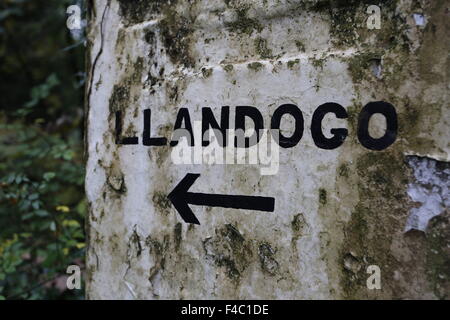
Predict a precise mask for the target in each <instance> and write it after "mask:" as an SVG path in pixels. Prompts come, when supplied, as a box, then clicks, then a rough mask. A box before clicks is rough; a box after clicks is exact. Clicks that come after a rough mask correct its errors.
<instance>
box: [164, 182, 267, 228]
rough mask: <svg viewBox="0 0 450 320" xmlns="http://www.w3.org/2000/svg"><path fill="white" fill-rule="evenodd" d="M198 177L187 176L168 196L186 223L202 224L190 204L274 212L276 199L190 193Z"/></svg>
mask: <svg viewBox="0 0 450 320" xmlns="http://www.w3.org/2000/svg"><path fill="white" fill-rule="evenodd" d="M198 177H200V174H197V173H188V174H186V176H185V177H184V178H183V180H181V181H180V183H179V184H178V185H177V186H176V187H175V188H174V189H173V190H172V192H171V193H170V194H169V195H168V198H169V200H170V201H171V202H172V204H173V205H174V207H175V209H177V211H178V213H179V214H180V216H181V217H182V218H183V220H184V221H185V222H186V223H195V224H200V222H199V221H198V219H197V217H196V216H195V215H194V213H193V212H192V210H191V208H190V207H189V204H194V205H198V206H208V207H222V208H233V209H247V210H258V211H267V212H273V210H274V207H275V199H274V198H268V197H250V196H234V195H225V194H206V193H193V192H188V190H189V188H190V187H191V186H192V185H193V184H194V182H195V180H197V178H198Z"/></svg>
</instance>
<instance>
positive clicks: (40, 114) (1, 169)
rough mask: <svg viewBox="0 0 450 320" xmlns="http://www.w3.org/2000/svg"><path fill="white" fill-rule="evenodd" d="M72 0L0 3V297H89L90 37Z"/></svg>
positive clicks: (11, 0)
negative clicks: (73, 12) (72, 15)
mask: <svg viewBox="0 0 450 320" xmlns="http://www.w3.org/2000/svg"><path fill="white" fill-rule="evenodd" d="M70 5H79V6H80V8H81V10H82V11H81V13H82V18H84V17H85V13H84V12H83V10H84V8H83V6H82V1H77V0H72V1H65V0H1V1H0V75H1V81H0V144H1V147H0V299H83V297H84V284H83V286H82V289H81V290H68V289H67V288H66V279H67V276H68V275H67V274H66V269H67V267H68V266H69V265H73V264H76V265H78V266H80V267H81V269H83V263H84V250H85V248H84V246H85V242H84V241H85V235H84V216H85V214H86V202H85V199H84V187H83V180H84V176H83V175H84V163H83V146H82V141H83V97H84V82H85V73H84V55H85V37H84V32H83V29H81V30H73V31H71V30H69V29H68V28H67V26H66V21H67V19H68V16H69V15H68V14H67V13H66V10H67V8H68V7H69V6H70Z"/></svg>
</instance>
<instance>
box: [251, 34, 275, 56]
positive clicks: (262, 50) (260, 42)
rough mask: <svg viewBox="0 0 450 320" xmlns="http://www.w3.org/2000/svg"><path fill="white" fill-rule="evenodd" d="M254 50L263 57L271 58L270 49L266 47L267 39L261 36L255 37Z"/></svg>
mask: <svg viewBox="0 0 450 320" xmlns="http://www.w3.org/2000/svg"><path fill="white" fill-rule="evenodd" d="M254 46H255V51H256V53H258V54H259V56H260V57H261V58H263V59H271V58H273V54H272V49H269V48H268V47H267V40H266V39H264V38H261V37H258V38H256V39H255V42H254Z"/></svg>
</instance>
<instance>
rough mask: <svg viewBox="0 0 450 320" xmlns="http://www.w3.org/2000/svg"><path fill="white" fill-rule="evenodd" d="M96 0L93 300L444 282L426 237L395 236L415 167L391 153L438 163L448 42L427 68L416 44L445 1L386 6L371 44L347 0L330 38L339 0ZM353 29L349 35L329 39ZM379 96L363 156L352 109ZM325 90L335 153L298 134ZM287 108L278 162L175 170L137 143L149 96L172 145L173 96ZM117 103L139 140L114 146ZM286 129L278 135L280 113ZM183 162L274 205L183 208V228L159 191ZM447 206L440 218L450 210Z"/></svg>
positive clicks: (159, 128)
mask: <svg viewBox="0 0 450 320" xmlns="http://www.w3.org/2000/svg"><path fill="white" fill-rule="evenodd" d="M325 2H326V1H325ZM94 3H95V5H94V7H93V8H91V11H90V12H91V14H92V16H91V19H90V28H89V30H90V31H89V39H90V45H91V47H90V55H89V58H90V66H89V70H88V71H89V77H90V81H89V86H88V90H87V104H88V108H87V109H88V114H87V141H86V142H87V150H86V153H87V173H86V192H87V197H88V200H89V203H90V216H89V219H88V222H87V225H88V233H89V248H88V257H87V267H88V279H87V281H88V286H87V293H88V297H89V298H93V299H116V298H117V299H207V298H211V299H219V298H225V299H227V298H235V299H260V298H268V299H343V298H438V297H442V296H444V297H447V298H448V292H447V293H445V290H442V288H447V287H446V286H448V283H449V282H448V281H449V280H448V279H447V280H445V279H446V278H445V279H444V280H442V279H441V280H435V278H434V277H433V275H434V273H433V272H434V271H436V270H438V271H436V272H438V273H439V274H441V273H442V271H441V269H440V268H441V266H440V265H437V266H436V267H434V265H432V267H430V263H431V264H432V262H430V261H431V260H430V259H431V258H430V253H429V251H430V250H432V249H430V248H431V247H429V246H428V242H427V240H426V239H425V238H424V236H423V235H416V234H413V235H411V234H405V233H404V228H405V225H406V221H407V219H408V216H409V212H410V210H411V209H412V207H413V204H412V201H411V199H409V198H408V195H407V188H408V183H410V182H411V181H413V180H412V179H414V176H413V175H411V173H410V171H409V169H408V167H407V165H406V164H405V162H404V160H405V158H404V156H405V155H407V154H408V155H411V154H415V155H421V156H428V157H432V158H434V159H438V160H442V161H449V151H450V148H449V143H448V139H449V132H448V124H449V112H448V102H447V100H448V99H447V98H448V95H447V93H448V74H446V73H445V71H444V70H445V68H444V66H446V65H447V63H448V62H447V60H446V54H447V53H445V54H444V52H447V51H448V41H447V44H441V45H436V48H434V55H433V56H434V58H433V59H434V60H433V61H432V65H431V66H429V65H426V64H425V62H424V61H425V59H428V57H429V56H428V54H429V52H428V51H426V50H425V49H423V47H422V46H425V45H427V43H430V42H431V41H432V40H433V39H435V38H436V37H439V36H440V35H442V33H441V32H442V29H443V28H444V27H445V25H444V24H445V23H446V24H447V25H448V22H443V21H444V20H443V18H442V16H443V13H441V11H440V10H442V7H441V6H439V5H435V6H432V5H429V4H423V7H424V10H426V11H427V26H428V25H430V24H432V25H435V26H436V29H435V31H434V33H433V31H430V30H428V29H426V28H425V29H420V30H419V29H417V28H416V27H415V22H414V19H412V18H411V17H412V12H413V9H414V8H413V6H412V4H411V1H398V3H397V5H396V9H395V10H394V9H391V8H387V9H386V10H385V11H384V12H387V13H386V15H388V14H395V17H396V18H395V19H398V20H401V21H403V22H402V23H403V24H404V26H405V28H406V30H404V31H403V32H404V34H405V37H406V38H407V39H408V40H407V42H405V43H406V44H405V43H403V42H400V43H398V42H394V41H393V40H392V42H393V43H394V44H390V42H389V41H390V40H389V38H388V43H387V44H385V42H383V41H384V40H380V39H383V37H384V34H383V32H384V33H385V34H386V33H387V32H388V31H386V30H385V29H383V28H382V29H381V30H380V31H375V30H371V31H368V30H366V29H364V26H365V23H364V19H365V18H366V17H367V15H366V13H365V10H364V7H363V6H361V8H362V9H361V10H359V11H358V10H357V9H352V10H355V12H356V13H355V14H356V15H357V16H358V17H359V18H358V19H362V20H357V21H356V22H355V25H356V26H357V27H355V32H356V33H357V37H356V36H354V35H352V36H348V35H344V36H342V34H341V35H339V34H338V35H336V32H337V31H336V29H338V30H340V29H339V28H338V27H339V26H341V27H342V25H336V22H335V21H334V20H333V18H332V17H333V15H332V14H331V13H330V12H335V11H336V9H333V10H334V11H328V9H318V8H316V7H314V8H313V6H314V5H315V4H317V1H315V2H314V1H309V2H302V1H299V2H293V3H292V2H291V1H258V2H252V3H253V4H251V5H250V3H251V2H249V1H247V2H246V1H230V3H229V4H226V3H225V1H219V0H217V1H216V0H215V1H193V3H192V4H191V5H189V4H188V3H187V2H182V1H172V2H171V4H159V2H158V1H157V2H155V4H154V5H142V4H136V5H135V11H136V12H134V11H133V10H134V9H133V10H132V9H130V8H133V7H130V6H131V5H130V4H128V5H126V4H124V3H126V1H121V2H120V1H117V0H111V1H106V0H104V1H95V2H94ZM139 3H140V2H139ZM162 3H163V1H162ZM247 5H248V6H247ZM332 7H333V6H332ZM243 8H244V9H245V10H244V9H243ZM333 8H334V7H333ZM152 10H153V11H152ZM382 12H383V10H382ZM239 19H241V20H239ZM389 19H391V20H392V19H393V18H389V16H387V17H385V18H384V20H382V23H389V22H387V20H389ZM402 19H403V20H402ZM185 20H186V21H188V22H186V26H185V25H184V23H185V22H184V21H185ZM447 20H448V19H447ZM236 21H237V22H238V23H236ZM239 21H241V22H242V21H243V22H242V23H240V22H239ZM255 21H256V22H255ZM358 21H360V22H361V23H359V24H358V23H357V22H358ZM396 21H397V20H396ZM336 26H338V27H336ZM397 27H398V26H397ZM333 28H334V29H333ZM186 29H188V31H186ZM444 29H445V28H444ZM350 30H352V29H350ZM436 30H437V31H436ZM358 32H359V33H358ZM371 32H372V33H371ZM376 32H378V33H376ZM393 34H394V35H393V37H395V41H406V40H404V38H401V34H399V32H398V31H394V32H393ZM397 36H398V38H397ZM170 37H172V39H171V38H170ZM353 37H354V38H355V40H354V43H350V44H349V43H346V42H345V41H344V43H343V42H342V39H347V38H348V39H350V38H353ZM447 38H448V37H447ZM180 39H182V40H180ZM398 39H403V40H398ZM443 42H445V41H443ZM380 43H383V45H384V47H380ZM431 43H432V42H431ZM403 45H404V46H409V47H410V48H411V49H410V50H412V52H411V53H408V54H406V53H405V52H404V51H402V50H403V49H401V48H402V46H403ZM446 50H447V51H446ZM374 51H376V52H377V58H378V55H380V60H381V64H380V65H379V66H377V67H376V68H375V70H376V72H375V73H374V72H373V70H374V69H373V68H372V67H371V65H370V64H367V65H365V64H364V63H363V64H362V65H360V63H359V61H360V60H358V59H359V57H366V56H365V54H367V53H369V55H373V54H374V53H373V52H374ZM413 57H418V58H417V59H416V58H413ZM228 66H232V70H230V69H231V67H228ZM447 67H448V65H447ZM430 68H431V69H430ZM380 70H381V71H380ZM422 72H424V73H426V74H422ZM396 77H398V78H396ZM121 97H122V98H121ZM380 100H383V101H387V102H389V103H391V104H393V105H394V106H395V107H396V110H397V113H398V114H399V127H400V129H399V135H398V138H397V141H396V142H395V143H394V144H393V145H392V146H390V147H389V148H388V149H386V150H384V151H371V150H368V149H366V148H364V147H363V146H361V144H360V143H359V142H358V140H357V137H356V122H357V115H358V113H359V111H360V110H361V108H362V106H364V105H365V104H366V103H368V102H371V101H380ZM124 101H125V103H124ZM425 101H426V103H427V104H424V103H425ZM326 102H336V103H339V104H341V105H342V106H344V107H345V108H346V109H347V110H348V112H349V114H350V118H349V120H337V119H334V118H333V117H331V116H327V117H326V118H325V120H324V122H323V128H324V132H328V131H327V130H329V129H330V128H341V127H343V128H348V130H349V136H348V138H347V140H346V141H345V143H344V144H343V145H342V146H341V147H339V148H337V149H334V150H323V149H319V148H318V147H317V146H315V145H314V142H313V140H312V138H311V132H310V125H311V118H312V114H313V112H314V110H315V109H316V108H317V107H318V106H319V105H321V104H323V103H326ZM285 103H291V104H295V105H297V106H298V107H299V108H300V109H301V110H302V112H303V117H304V119H305V130H304V133H303V138H302V139H301V141H300V143H299V144H298V145H297V146H295V147H293V148H290V149H280V166H279V171H278V174H276V175H272V176H271V175H266V176H264V175H261V174H260V166H258V165H175V164H173V163H172V161H171V157H170V152H171V150H172V148H171V147H169V146H164V147H155V146H150V147H147V146H143V145H142V130H143V114H142V112H143V110H144V109H147V108H150V109H151V110H152V119H151V120H152V122H151V125H152V135H153V136H157V135H158V136H159V135H162V136H165V137H167V138H168V139H169V140H170V138H171V134H172V129H173V125H174V122H175V119H176V114H177V112H178V110H179V108H181V107H185V108H188V109H189V111H190V115H191V120H192V121H196V120H197V121H199V120H201V108H202V107H211V108H212V109H213V110H214V111H215V114H216V117H217V118H218V117H219V112H220V107H222V106H230V110H231V114H230V123H233V122H234V110H235V107H236V106H241V105H244V106H245V105H248V106H254V107H257V108H258V109H259V110H260V112H261V114H262V115H263V117H264V122H265V126H266V128H267V126H268V124H269V123H270V117H271V115H272V114H273V112H274V110H275V109H276V108H277V107H278V106H280V105H282V104H285ZM117 108H119V109H120V110H121V111H122V112H123V113H124V123H123V128H124V132H125V133H127V134H135V135H136V136H138V137H139V144H138V145H117V144H116V143H115V137H114V112H115V111H117V110H118V109H117ZM286 119H288V117H286ZM377 119H378V118H377ZM413 122H414V123H413ZM371 125H373V127H372V128H371V132H373V134H374V136H376V135H377V134H379V133H380V132H381V134H382V132H384V123H383V119H378V121H373V122H371ZM282 128H286V129H287V131H286V132H285V134H286V135H288V132H289V130H288V129H289V128H291V129H292V122H289V121H286V123H284V124H283V126H282ZM188 172H191V173H200V174H201V176H200V178H199V179H198V180H197V182H196V183H195V184H194V185H193V187H192V189H191V190H190V191H192V192H203V193H222V194H238V195H249V196H270V197H274V198H275V210H274V212H272V213H270V212H257V211H249V210H236V209H222V208H216V207H213V208H208V207H200V206H192V210H193V211H194V213H195V215H196V216H197V218H198V219H199V220H200V222H201V225H187V224H185V223H184V221H182V219H181V218H180V216H179V215H178V213H177V212H176V211H175V209H174V207H173V206H172V205H171V203H170V201H168V199H167V195H168V194H169V193H170V192H171V191H172V189H173V188H174V187H175V186H176V185H177V184H178V182H179V181H181V179H182V178H183V177H184V176H185V175H186V173H188ZM410 190H411V189H410ZM410 194H411V191H410ZM412 200H413V201H416V200H415V199H414V198H413V199H412ZM447 200H448V199H447ZM447 202H448V201H447ZM446 206H447V203H445V204H444V205H442V206H441V207H440V209H441V211H442V212H436V215H439V214H447V215H448V208H447V207H446ZM419 229H422V228H419ZM444 238H445V237H444ZM446 239H447V240H448V235H447V238H446ZM433 245H434V244H433ZM438 246H439V248H440V247H441V245H440V244H439V245H438ZM433 248H434V247H433ZM439 254H441V253H439ZM447 254H448V252H447ZM372 264H375V265H378V266H380V269H381V272H382V275H383V282H382V285H383V287H382V289H381V290H368V289H367V288H366V287H365V283H366V279H367V277H368V275H367V274H366V268H367V267H368V266H369V265H372ZM435 269H436V270H435ZM444 276H445V277H447V275H445V274H444ZM436 281H438V285H439V286H438V287H439V288H441V289H439V288H438V289H436ZM442 292H444V293H442ZM446 294H447V295H446Z"/></svg>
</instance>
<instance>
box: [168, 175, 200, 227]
mask: <svg viewBox="0 0 450 320" xmlns="http://www.w3.org/2000/svg"><path fill="white" fill-rule="evenodd" d="M198 177H200V174H198V173H188V174H186V176H185V177H184V178H183V180H181V181H180V182H179V183H178V184H177V186H176V187H175V188H174V189H173V190H172V192H171V193H169V195H168V196H167V197H168V198H169V200H170V201H171V202H172V204H173V206H174V207H175V209H176V210H177V211H178V213H179V214H180V216H181V217H182V218H183V220H184V221H185V222H186V223H193V224H200V222H199V221H198V219H197V217H196V216H195V215H194V213H193V212H192V210H191V208H190V207H189V205H188V202H187V192H188V191H189V188H190V187H191V186H192V185H193V184H194V182H195V180H197V179H198Z"/></svg>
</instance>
